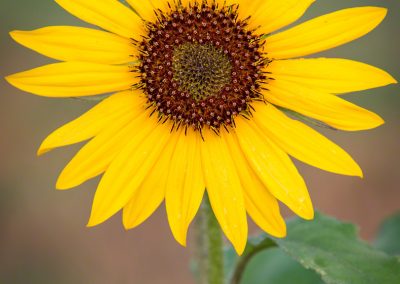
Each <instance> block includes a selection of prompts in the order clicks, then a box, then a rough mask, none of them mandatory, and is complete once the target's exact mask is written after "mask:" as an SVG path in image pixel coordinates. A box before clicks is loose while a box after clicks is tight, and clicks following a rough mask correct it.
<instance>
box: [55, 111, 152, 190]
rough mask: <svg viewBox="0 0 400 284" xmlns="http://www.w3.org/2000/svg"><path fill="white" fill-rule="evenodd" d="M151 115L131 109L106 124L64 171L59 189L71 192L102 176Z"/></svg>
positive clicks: (58, 182) (60, 178)
mask: <svg viewBox="0 0 400 284" xmlns="http://www.w3.org/2000/svg"><path fill="white" fill-rule="evenodd" d="M140 112H141V113H140ZM148 116H149V113H148V112H144V106H142V109H140V110H139V109H137V110H135V109H131V110H130V112H129V113H128V114H126V115H125V116H123V117H121V118H120V119H119V120H116V121H113V122H112V123H110V124H109V125H107V128H106V129H104V130H103V131H102V132H101V133H100V134H99V135H97V136H96V137H95V138H93V139H92V140H91V141H90V142H88V143H87V144H86V145H85V146H84V147H83V148H82V149H81V150H80V151H79V152H78V153H77V154H76V155H75V157H74V158H73V159H72V160H71V161H70V162H69V163H68V165H67V166H66V167H65V168H64V170H63V171H62V173H61V175H60V177H59V178H58V180H57V185H56V187H57V189H70V188H73V187H75V186H78V185H80V184H82V183H84V182H85V181H87V180H89V179H91V178H93V177H95V176H97V175H99V174H102V173H103V172H104V171H105V170H106V169H107V168H108V166H109V165H110V164H111V163H112V161H113V160H114V159H115V157H116V156H117V155H118V154H119V153H120V152H121V151H122V149H123V148H124V147H125V146H126V145H127V144H128V143H129V142H130V141H131V139H132V133H135V132H136V131H137V129H139V128H141V127H142V125H143V124H144V123H146V122H147V120H148Z"/></svg>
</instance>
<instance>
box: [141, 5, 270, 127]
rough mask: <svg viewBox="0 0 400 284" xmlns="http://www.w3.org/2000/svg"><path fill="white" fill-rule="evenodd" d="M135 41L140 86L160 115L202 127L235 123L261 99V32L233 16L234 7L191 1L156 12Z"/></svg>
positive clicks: (263, 77)
mask: <svg viewBox="0 0 400 284" xmlns="http://www.w3.org/2000/svg"><path fill="white" fill-rule="evenodd" d="M157 19H158V20H157V21H156V22H155V23H148V35H147V36H146V37H145V38H144V39H143V41H142V42H141V43H140V50H141V55H140V59H141V65H140V67H139V69H140V73H141V74H142V80H141V84H140V86H141V88H142V89H143V91H144V93H145V94H146V95H147V98H148V103H149V105H150V106H151V107H153V108H154V112H153V113H154V114H156V113H157V114H158V116H159V117H160V119H163V120H164V121H167V120H172V121H173V123H174V125H176V126H184V127H193V128H194V129H195V130H200V131H201V130H202V129H203V128H204V127H209V128H211V129H212V130H214V131H215V132H218V131H219V130H220V128H221V127H225V128H228V127H234V126H235V124H234V119H235V117H236V116H238V115H243V116H249V114H250V112H251V102H253V101H254V100H263V97H262V95H261V94H260V85H261V84H262V83H263V81H264V80H265V79H266V78H265V76H264V74H263V71H262V70H263V69H264V67H265V66H266V64H268V60H267V59H266V58H265V56H263V54H262V51H261V50H262V43H261V41H260V37H259V36H256V35H254V34H253V32H252V31H249V30H248V29H247V22H246V21H241V20H238V15H237V7H235V6H229V7H217V6H215V5H213V6H208V5H206V4H202V5H200V4H194V5H193V6H191V7H189V8H188V7H186V8H182V7H179V6H178V7H176V8H175V9H173V10H172V11H171V12H169V13H161V12H157Z"/></svg>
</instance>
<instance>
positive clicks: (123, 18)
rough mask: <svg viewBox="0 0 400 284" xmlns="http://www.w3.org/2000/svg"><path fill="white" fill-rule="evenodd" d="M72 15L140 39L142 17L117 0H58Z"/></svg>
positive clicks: (127, 36) (120, 33) (111, 30)
mask: <svg viewBox="0 0 400 284" xmlns="http://www.w3.org/2000/svg"><path fill="white" fill-rule="evenodd" d="M56 2H57V3H58V4H59V5H60V6H61V7H63V8H64V9H65V10H67V11H68V12H69V13H71V14H72V15H74V16H76V17H78V18H80V19H81V20H83V21H85V22H88V23H90V24H93V25H96V26H99V27H101V28H103V29H105V30H107V31H110V32H113V33H115V34H118V35H121V36H124V37H126V38H133V39H136V40H140V36H141V35H142V34H143V31H144V29H143V25H142V20H141V18H140V17H139V16H138V15H136V14H135V13H134V12H133V11H132V10H130V9H129V8H128V7H126V6H125V5H124V4H122V3H121V2H119V1H117V0H101V1H99V0H56Z"/></svg>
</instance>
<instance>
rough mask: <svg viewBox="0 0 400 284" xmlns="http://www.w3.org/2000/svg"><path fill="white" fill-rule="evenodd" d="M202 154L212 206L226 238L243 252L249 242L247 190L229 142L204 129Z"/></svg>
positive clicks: (239, 251)
mask: <svg viewBox="0 0 400 284" xmlns="http://www.w3.org/2000/svg"><path fill="white" fill-rule="evenodd" d="M204 138H205V141H202V142H201V156H202V166H203V173H204V178H205V181H206V187H207V192H208V196H209V198H210V203H211V207H212V209H213V211H214V214H215V216H216V218H217V220H218V222H219V224H220V225H221V228H222V230H223V231H224V233H225V235H226V237H227V238H228V239H229V240H230V241H231V242H232V244H233V246H234V247H235V250H236V252H237V253H238V254H239V255H240V254H242V253H243V250H244V248H245V246H246V241H247V220H246V210H245V204H244V198H243V189H242V186H241V184H240V180H239V177H238V174H237V172H236V169H235V165H234V161H233V160H232V158H231V156H230V154H229V149H228V147H227V145H226V142H225V141H224V140H223V139H222V138H221V137H219V136H217V135H216V134H215V133H214V132H211V131H210V130H206V131H204Z"/></svg>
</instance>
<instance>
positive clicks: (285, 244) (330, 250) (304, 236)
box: [276, 214, 400, 284]
mask: <svg viewBox="0 0 400 284" xmlns="http://www.w3.org/2000/svg"><path fill="white" fill-rule="evenodd" d="M276 242H277V244H278V245H279V246H280V247H281V248H282V249H283V250H284V251H286V252H287V253H288V254H289V255H290V256H292V257H293V258H294V259H296V260H297V261H298V262H299V263H301V264H302V265H303V266H304V267H306V268H310V269H313V270H315V271H316V272H317V273H318V274H320V275H321V277H322V279H323V280H324V282H325V283H328V284H378V283H379V284H395V283H400V261H399V259H398V258H396V257H393V256H389V255H387V254H386V253H384V252H382V251H379V250H377V249H374V248H373V247H372V246H370V245H368V244H367V243H365V242H363V241H361V240H360V239H358V237H357V230H356V228H355V226H354V225H352V224H345V223H342V222H340V221H338V220H335V219H333V218H330V217H326V216H323V215H321V214H316V216H315V219H314V220H313V221H303V220H300V219H298V218H296V219H293V220H291V221H289V222H288V236H287V237H286V238H284V239H279V240H276Z"/></svg>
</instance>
